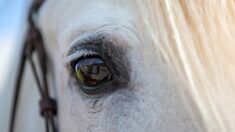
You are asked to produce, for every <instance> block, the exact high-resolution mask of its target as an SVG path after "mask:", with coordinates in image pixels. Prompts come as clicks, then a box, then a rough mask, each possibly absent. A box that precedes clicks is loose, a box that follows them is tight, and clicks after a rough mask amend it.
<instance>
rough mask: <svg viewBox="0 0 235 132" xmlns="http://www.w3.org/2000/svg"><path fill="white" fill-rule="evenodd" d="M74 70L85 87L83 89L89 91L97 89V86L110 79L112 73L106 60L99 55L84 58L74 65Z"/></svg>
mask: <svg viewBox="0 0 235 132" xmlns="http://www.w3.org/2000/svg"><path fill="white" fill-rule="evenodd" d="M74 71H75V73H76V78H77V80H78V82H79V83H80V84H81V85H82V86H85V87H82V88H81V89H82V90H83V91H85V92H86V93H87V91H92V90H93V91H97V90H98V89H97V87H98V86H100V85H102V84H104V83H106V82H108V81H110V80H111V79H112V73H111V72H110V70H109V69H108V67H107V65H106V64H105V62H104V61H103V60H102V59H100V58H99V57H91V58H83V59H80V60H79V61H77V62H76V63H75V65H74Z"/></svg>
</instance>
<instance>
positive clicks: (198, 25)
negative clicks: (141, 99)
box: [137, 0, 235, 132]
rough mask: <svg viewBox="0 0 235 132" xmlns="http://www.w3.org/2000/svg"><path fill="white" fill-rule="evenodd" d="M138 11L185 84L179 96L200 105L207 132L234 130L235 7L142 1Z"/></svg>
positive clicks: (211, 0)
mask: <svg viewBox="0 0 235 132" xmlns="http://www.w3.org/2000/svg"><path fill="white" fill-rule="evenodd" d="M137 6H138V8H139V10H140V14H141V17H142V20H144V21H143V23H144V25H145V28H146V33H148V35H149V36H150V37H151V39H152V41H153V43H154V45H155V47H156V49H157V50H158V51H159V52H160V54H161V55H162V56H163V58H164V60H165V61H166V62H167V64H168V65H169V66H170V67H171V68H172V71H174V73H175V74H176V75H177V76H178V77H179V78H180V81H181V83H182V84H184V86H185V87H181V88H179V92H180V93H181V94H182V96H183V98H184V99H185V101H186V103H187V105H188V106H192V104H191V103H192V102H193V104H195V106H196V108H197V110H198V111H199V113H200V116H201V119H202V121H203V124H205V127H206V130H207V131H209V132H211V131H213V132H215V131H218V132H225V131H233V130H235V125H234V124H235V114H234V113H235V44H234V42H235V1H233V0H208V1H206V0H204V1H203V0H174V1H173V0H148V1H143V0H137ZM188 98H191V100H192V102H190V101H187V99H188ZM194 112H195V110H193V109H192V110H191V113H192V114H194Z"/></svg>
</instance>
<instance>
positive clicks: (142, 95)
mask: <svg viewBox="0 0 235 132" xmlns="http://www.w3.org/2000/svg"><path fill="white" fill-rule="evenodd" d="M234 5H235V3H234V1H232V0H228V1H220V0H213V1H187V0H179V1H172V0H149V1H142V0H129V1H124V0H93V1H91V0H60V1H59V0H48V1H45V3H44V4H43V5H42V7H41V9H40V10H39V13H38V17H37V19H36V20H37V26H38V28H39V29H40V32H41V33H42V36H43V39H44V43H45V46H46V50H47V53H48V56H49V64H50V65H49V67H50V76H52V77H51V78H53V79H54V81H53V82H55V89H56V97H57V100H58V112H59V113H58V115H59V128H60V131H62V132H68V131H69V132H77V131H81V132H99V131H100V132H110V131H111V132H132V131H133V132H146V131H148V132H155V131H158V132H172V131H174V132H184V131H190V132H197V131H200V132H202V131H207V132H212V131H213V132H214V131H218V132H230V131H233V130H235V128H234V125H233V124H234V122H235V118H234V114H233V113H234V110H235V107H234V106H235V105H234V90H233V89H234V88H233V86H234V82H235V81H234V78H235V74H234V71H235V69H234V63H235V61H234V59H235V57H234V53H233V52H234V49H235V47H234V44H233V42H234V37H233V35H234V33H235V30H234V29H235V28H234V26H233V23H234V21H235V19H234V15H235V8H234ZM221 43H222V44H221Z"/></svg>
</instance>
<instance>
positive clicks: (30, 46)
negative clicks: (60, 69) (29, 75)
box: [9, 0, 58, 132]
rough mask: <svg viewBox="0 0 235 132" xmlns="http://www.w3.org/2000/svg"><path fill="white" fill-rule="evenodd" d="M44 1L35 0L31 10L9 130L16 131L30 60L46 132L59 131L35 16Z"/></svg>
mask: <svg viewBox="0 0 235 132" xmlns="http://www.w3.org/2000/svg"><path fill="white" fill-rule="evenodd" d="M43 2H44V0H35V1H34V2H33V4H32V6H31V8H30V10H29V16H28V25H29V29H28V33H27V37H26V40H25V43H24V48H23V51H22V54H21V58H20V65H19V70H18V73H17V80H16V84H15V89H14V95H13V102H12V111H11V117H10V127H9V132H14V124H15V119H16V110H17V103H18V98H19V94H20V90H21V82H22V78H23V74H24V68H25V63H26V61H29V63H30V65H31V68H32V71H33V75H34V77H35V80H36V83H37V87H38V90H39V92H40V96H41V100H40V101H39V105H40V112H41V116H42V117H44V119H45V126H46V132H50V131H52V132H58V129H57V127H56V124H55V119H54V116H56V114H57V106H56V101H55V100H54V99H52V98H51V97H50V94H49V90H48V84H47V55H46V51H45V48H44V43H43V39H42V36H41V34H40V31H39V30H38V28H37V27H36V25H35V23H34V20H35V16H36V15H37V12H38V10H39V8H40V6H41V5H42V3H43ZM33 53H36V54H37V57H38V58H37V59H38V62H39V66H38V69H36V68H37V67H36V65H35V59H33ZM39 73H40V74H39Z"/></svg>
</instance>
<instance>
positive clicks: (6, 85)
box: [0, 0, 45, 132]
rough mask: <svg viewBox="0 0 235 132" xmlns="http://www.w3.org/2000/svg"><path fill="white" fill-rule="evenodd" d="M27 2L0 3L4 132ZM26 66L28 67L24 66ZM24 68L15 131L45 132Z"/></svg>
mask: <svg viewBox="0 0 235 132" xmlns="http://www.w3.org/2000/svg"><path fill="white" fill-rule="evenodd" d="M30 4H31V0H0V132H7V131H8V127H9V126H8V125H9V117H10V114H11V105H12V99H13V90H14V84H15V81H16V74H17V71H18V66H19V58H20V54H21V51H22V47H23V42H24V38H25V33H26V31H27V21H26V18H27V12H28V9H29V6H30ZM27 67H28V66H27ZM32 78H33V77H32V75H31V70H30V68H26V71H25V76H24V81H23V82H24V83H23V89H22V90H21V94H20V99H19V100H20V101H19V104H18V106H19V107H18V108H17V117H16V125H15V126H16V128H15V132H42V131H45V129H44V124H43V120H42V119H41V117H40V116H39V111H38V99H39V94H38V93H37V92H38V91H37V89H36V85H34V83H35V82H34V80H32Z"/></svg>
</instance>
